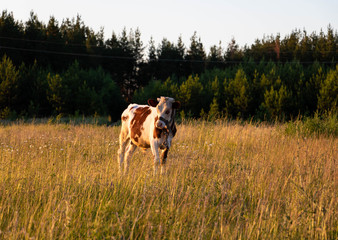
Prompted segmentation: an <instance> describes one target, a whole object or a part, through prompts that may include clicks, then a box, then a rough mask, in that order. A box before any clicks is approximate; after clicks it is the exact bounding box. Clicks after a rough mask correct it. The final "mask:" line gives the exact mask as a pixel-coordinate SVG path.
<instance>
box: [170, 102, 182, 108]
mask: <svg viewBox="0 0 338 240" xmlns="http://www.w3.org/2000/svg"><path fill="white" fill-rule="evenodd" d="M172 106H173V108H174V109H179V108H180V107H181V103H180V102H179V101H176V102H173V105H172Z"/></svg>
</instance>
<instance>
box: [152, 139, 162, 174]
mask: <svg viewBox="0 0 338 240" xmlns="http://www.w3.org/2000/svg"><path fill="white" fill-rule="evenodd" d="M150 148H151V151H152V153H153V156H154V173H155V174H156V172H157V168H158V165H160V163H161V159H160V154H159V151H158V149H159V144H158V142H157V141H152V142H150Z"/></svg>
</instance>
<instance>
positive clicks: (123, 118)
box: [121, 115, 129, 121]
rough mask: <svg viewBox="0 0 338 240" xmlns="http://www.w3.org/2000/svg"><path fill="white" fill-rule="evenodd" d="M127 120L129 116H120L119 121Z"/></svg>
mask: <svg viewBox="0 0 338 240" xmlns="http://www.w3.org/2000/svg"><path fill="white" fill-rule="evenodd" d="M128 118H129V116H128V115H127V116H122V117H121V120H122V121H127V120H128Z"/></svg>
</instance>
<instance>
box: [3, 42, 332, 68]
mask: <svg viewBox="0 0 338 240" xmlns="http://www.w3.org/2000/svg"><path fill="white" fill-rule="evenodd" d="M0 49H8V50H17V51H24V52H32V53H45V54H57V55H68V56H74V57H93V58H105V59H113V60H117V59H120V60H135V61H136V59H135V58H133V57H123V56H111V55H110V56H107V55H98V54H86V53H72V52H60V51H50V50H43V49H27V48H17V47H8V46H0ZM284 59H287V58H286V57H284ZM152 61H155V62H182V63H219V64H228V63H245V62H246V61H243V60H241V61H233V60H232V61H228V60H224V61H215V60H193V59H189V60H188V59H169V58H157V59H155V60H152V59H150V60H148V62H152ZM258 62H262V61H258ZM263 62H265V63H268V62H270V61H263ZM313 62H314V61H299V63H302V64H309V63H313ZM317 62H319V63H323V64H332V63H334V64H336V63H338V61H317Z"/></svg>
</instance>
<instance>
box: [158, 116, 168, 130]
mask: <svg viewBox="0 0 338 240" xmlns="http://www.w3.org/2000/svg"><path fill="white" fill-rule="evenodd" d="M168 126H169V121H168V120H167V119H165V118H163V117H160V118H159V120H158V121H157V122H156V127H157V128H160V129H162V128H165V127H167V128H168Z"/></svg>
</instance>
